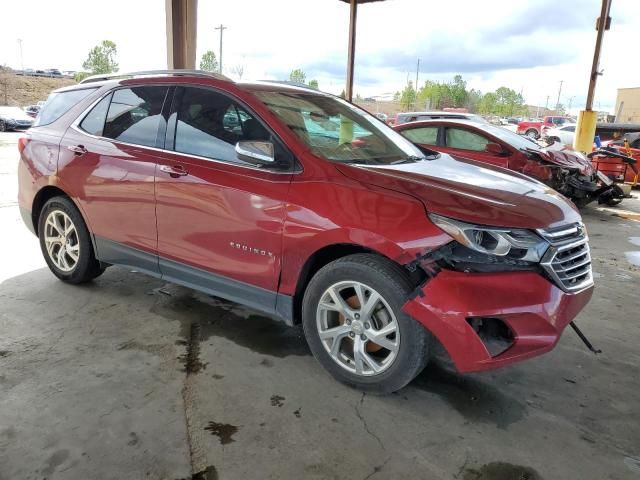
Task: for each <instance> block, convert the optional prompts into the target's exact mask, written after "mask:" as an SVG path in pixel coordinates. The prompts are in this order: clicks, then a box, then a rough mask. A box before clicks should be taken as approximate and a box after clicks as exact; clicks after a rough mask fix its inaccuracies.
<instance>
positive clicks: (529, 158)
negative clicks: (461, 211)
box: [394, 120, 624, 207]
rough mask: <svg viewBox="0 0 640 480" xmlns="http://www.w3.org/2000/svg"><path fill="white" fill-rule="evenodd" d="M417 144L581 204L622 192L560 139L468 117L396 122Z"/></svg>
mask: <svg viewBox="0 0 640 480" xmlns="http://www.w3.org/2000/svg"><path fill="white" fill-rule="evenodd" d="M394 129H395V130H396V131H398V132H400V133H401V134H402V135H403V136H405V137H406V138H408V139H409V140H411V141H412V142H413V143H415V144H416V145H419V146H421V147H424V148H430V149H435V150H437V151H439V152H444V153H448V154H449V155H453V156H454V157H456V158H464V159H468V160H474V161H478V162H483V163H488V164H491V165H496V166H498V167H502V168H506V169H509V170H513V171H515V172H519V173H522V174H525V175H528V176H530V177H533V178H535V179H537V180H539V181H541V182H543V183H545V184H546V185H548V186H550V187H551V188H553V189H554V190H556V191H558V192H560V193H562V194H563V195H564V196H565V197H568V198H570V199H571V200H572V201H573V202H574V203H575V204H576V205H578V206H579V207H583V206H585V205H586V204H587V203H589V202H591V201H593V200H597V201H598V203H606V204H608V205H617V204H618V203H620V202H621V201H622V199H623V198H624V192H623V191H622V190H621V189H620V187H619V186H618V185H616V184H615V183H613V181H612V180H611V179H609V178H608V177H607V176H606V175H604V174H602V173H598V172H597V171H596V169H595V168H594V166H593V164H592V162H591V160H590V159H589V158H587V157H586V156H585V155H583V154H582V153H579V152H575V151H573V150H568V149H566V148H564V147H563V146H559V145H558V144H553V145H551V146H549V147H546V148H543V147H541V146H540V145H538V144H537V143H536V142H535V141H532V140H530V139H529V138H527V137H522V136H520V135H517V134H515V133H513V132H511V131H509V130H507V129H505V128H502V127H498V126H495V125H490V124H481V123H477V122H469V121H466V120H427V121H424V122H414V123H409V124H406V125H400V126H396V127H394Z"/></svg>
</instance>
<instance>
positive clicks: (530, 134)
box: [525, 128, 540, 140]
mask: <svg viewBox="0 0 640 480" xmlns="http://www.w3.org/2000/svg"><path fill="white" fill-rule="evenodd" d="M525 135H526V136H527V137H529V138H533V139H535V140H537V139H538V138H540V134H539V133H538V131H537V130H536V129H535V128H530V129H529V130H527V131H526V132H525Z"/></svg>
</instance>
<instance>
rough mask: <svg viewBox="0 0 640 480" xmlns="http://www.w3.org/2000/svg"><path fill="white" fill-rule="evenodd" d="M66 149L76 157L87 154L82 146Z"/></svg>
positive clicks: (72, 146) (70, 146)
mask: <svg viewBox="0 0 640 480" xmlns="http://www.w3.org/2000/svg"><path fill="white" fill-rule="evenodd" d="M67 149H69V150H71V151H72V152H73V153H75V154H76V156H78V157H79V156H80V155H84V154H85V153H87V149H86V148H84V145H69V146H68V147H67Z"/></svg>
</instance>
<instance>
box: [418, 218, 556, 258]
mask: <svg viewBox="0 0 640 480" xmlns="http://www.w3.org/2000/svg"><path fill="white" fill-rule="evenodd" d="M429 218H430V219H431V221H432V222H433V223H435V224H436V225H437V226H438V227H440V228H441V229H442V230H444V231H445V232H447V233H448V234H449V235H451V236H452V237H453V238H454V239H455V240H456V241H457V242H458V243H460V244H461V245H464V246H465V247H467V248H470V249H472V250H475V251H476V252H480V253H484V254H487V255H492V256H496V257H508V258H510V259H514V260H522V261H525V262H539V261H540V259H541V258H542V256H543V255H544V252H545V251H546V250H547V248H548V247H549V244H548V243H547V242H546V240H544V239H542V238H540V237H539V236H538V235H536V234H535V233H534V232H532V231H530V230H525V229H520V228H499V227H486V226H482V225H473V224H470V223H465V222H461V221H459V220H454V219H452V218H447V217H442V216H440V215H436V214H433V213H430V214H429Z"/></svg>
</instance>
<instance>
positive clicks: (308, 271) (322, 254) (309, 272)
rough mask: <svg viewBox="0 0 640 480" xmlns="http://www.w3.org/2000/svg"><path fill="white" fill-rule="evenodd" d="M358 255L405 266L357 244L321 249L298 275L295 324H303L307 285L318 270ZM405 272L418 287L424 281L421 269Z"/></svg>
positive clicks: (338, 244)
mask: <svg viewBox="0 0 640 480" xmlns="http://www.w3.org/2000/svg"><path fill="white" fill-rule="evenodd" d="M357 253H370V254H372V255H377V256H379V257H381V258H384V259H385V260H387V261H389V262H392V263H394V264H396V265H398V266H400V267H403V268H404V266H403V265H401V264H400V263H398V262H397V261H395V260H393V259H392V258H389V257H388V256H387V255H385V254H383V253H381V252H379V251H377V250H373V249H371V248H368V247H365V246H363V245H359V244H356V243H334V244H330V245H325V246H323V247H321V248H319V249H318V250H316V251H315V252H314V253H312V254H311V255H310V256H309V257H308V258H307V260H306V261H305V263H304V264H303V266H302V268H301V269H300V273H299V274H298V281H297V282H296V288H295V293H294V295H293V323H294V324H299V323H300V322H301V319H302V300H303V298H304V293H305V291H306V289H307V285H308V284H309V282H310V281H311V279H312V278H313V276H314V275H315V274H316V273H317V272H318V270H320V269H321V268H322V267H324V266H325V265H328V264H329V263H331V262H333V261H335V260H338V259H339V258H343V257H346V256H349V255H354V254H357ZM405 271H406V273H407V277H408V278H410V279H411V282H412V283H413V284H414V285H416V286H417V285H419V284H420V283H421V282H422V280H423V279H424V272H423V271H422V270H420V269H417V270H416V271H415V272H410V271H409V270H408V269H405Z"/></svg>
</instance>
